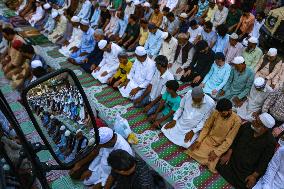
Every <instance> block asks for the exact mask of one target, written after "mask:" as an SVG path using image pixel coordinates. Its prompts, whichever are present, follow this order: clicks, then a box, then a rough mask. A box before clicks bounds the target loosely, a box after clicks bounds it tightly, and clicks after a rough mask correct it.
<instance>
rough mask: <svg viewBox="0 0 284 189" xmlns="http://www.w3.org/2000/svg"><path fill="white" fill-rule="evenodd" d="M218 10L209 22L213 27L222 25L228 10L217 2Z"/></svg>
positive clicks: (222, 3) (221, 3)
mask: <svg viewBox="0 0 284 189" xmlns="http://www.w3.org/2000/svg"><path fill="white" fill-rule="evenodd" d="M217 5H218V9H217V10H216V11H215V12H214V14H213V16H212V18H211V22H212V23H213V27H215V28H216V27H218V26H220V25H221V24H224V23H225V21H226V18H227V15H228V12H229V10H228V8H227V7H225V3H224V2H218V3H217Z"/></svg>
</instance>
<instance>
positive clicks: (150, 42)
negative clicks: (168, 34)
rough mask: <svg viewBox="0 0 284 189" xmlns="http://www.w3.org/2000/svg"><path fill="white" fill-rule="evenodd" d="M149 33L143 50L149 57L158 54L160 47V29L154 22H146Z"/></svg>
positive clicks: (161, 40)
mask: <svg viewBox="0 0 284 189" xmlns="http://www.w3.org/2000/svg"><path fill="white" fill-rule="evenodd" d="M148 28H149V35H148V38H147V40H146V42H145V45H144V47H145V50H146V51H147V54H148V55H149V57H150V58H152V57H155V56H157V55H158V54H159V52H160V48H161V46H162V42H163V39H162V33H163V32H162V31H161V30H159V29H158V28H157V27H156V25H155V24H154V23H151V22H150V23H149V24H148Z"/></svg>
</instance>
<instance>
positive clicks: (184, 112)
mask: <svg viewBox="0 0 284 189" xmlns="http://www.w3.org/2000/svg"><path fill="white" fill-rule="evenodd" d="M192 104H193V101H192V97H191V91H189V92H187V93H186V95H185V96H184V97H183V98H182V100H181V102H180V107H179V109H178V110H177V111H176V113H175V114H174V118H173V119H174V120H175V121H176V125H175V126H174V127H173V128H170V129H165V125H164V126H163V128H162V132H163V133H164V135H165V136H166V137H167V138H168V139H169V140H170V141H172V142H173V143H174V144H176V145H179V146H182V147H184V148H189V146H190V145H191V144H192V143H193V142H194V141H195V140H196V139H197V138H198V136H199V131H200V130H201V129H202V128H203V126H204V123H205V121H206V120H207V118H208V117H209V116H210V114H211V112H212V111H213V110H214V107H215V102H214V100H213V99H212V98H211V97H209V96H208V95H205V96H204V99H203V102H202V105H201V107H200V108H197V107H194V106H192ZM190 131H193V132H194V136H193V138H192V139H191V140H190V141H188V142H187V143H185V142H184V139H185V135H186V134H187V133H188V132H190Z"/></svg>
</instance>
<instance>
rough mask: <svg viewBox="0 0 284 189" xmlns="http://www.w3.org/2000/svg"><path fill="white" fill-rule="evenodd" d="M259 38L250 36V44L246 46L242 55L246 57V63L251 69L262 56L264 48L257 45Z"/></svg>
mask: <svg viewBox="0 0 284 189" xmlns="http://www.w3.org/2000/svg"><path fill="white" fill-rule="evenodd" d="M257 44H258V39H256V38H255V37H250V38H249V40H248V46H247V48H245V50H244V52H243V54H242V56H243V57H244V59H245V62H246V65H247V66H249V67H250V68H251V69H254V68H255V67H256V65H257V63H258V61H259V60H260V58H261V57H262V55H263V53H262V50H261V49H260V48H259V47H258V46H257Z"/></svg>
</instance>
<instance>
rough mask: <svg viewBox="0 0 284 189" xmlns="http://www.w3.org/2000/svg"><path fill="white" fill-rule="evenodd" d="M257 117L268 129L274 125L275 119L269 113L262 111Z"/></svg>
mask: <svg viewBox="0 0 284 189" xmlns="http://www.w3.org/2000/svg"><path fill="white" fill-rule="evenodd" d="M259 119H260V121H261V122H262V124H263V125H264V126H265V127H267V128H269V129H271V128H272V127H274V125H275V119H274V118H273V117H272V116H271V115H270V114H269V113H266V112H264V113H262V114H260V115H259Z"/></svg>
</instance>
